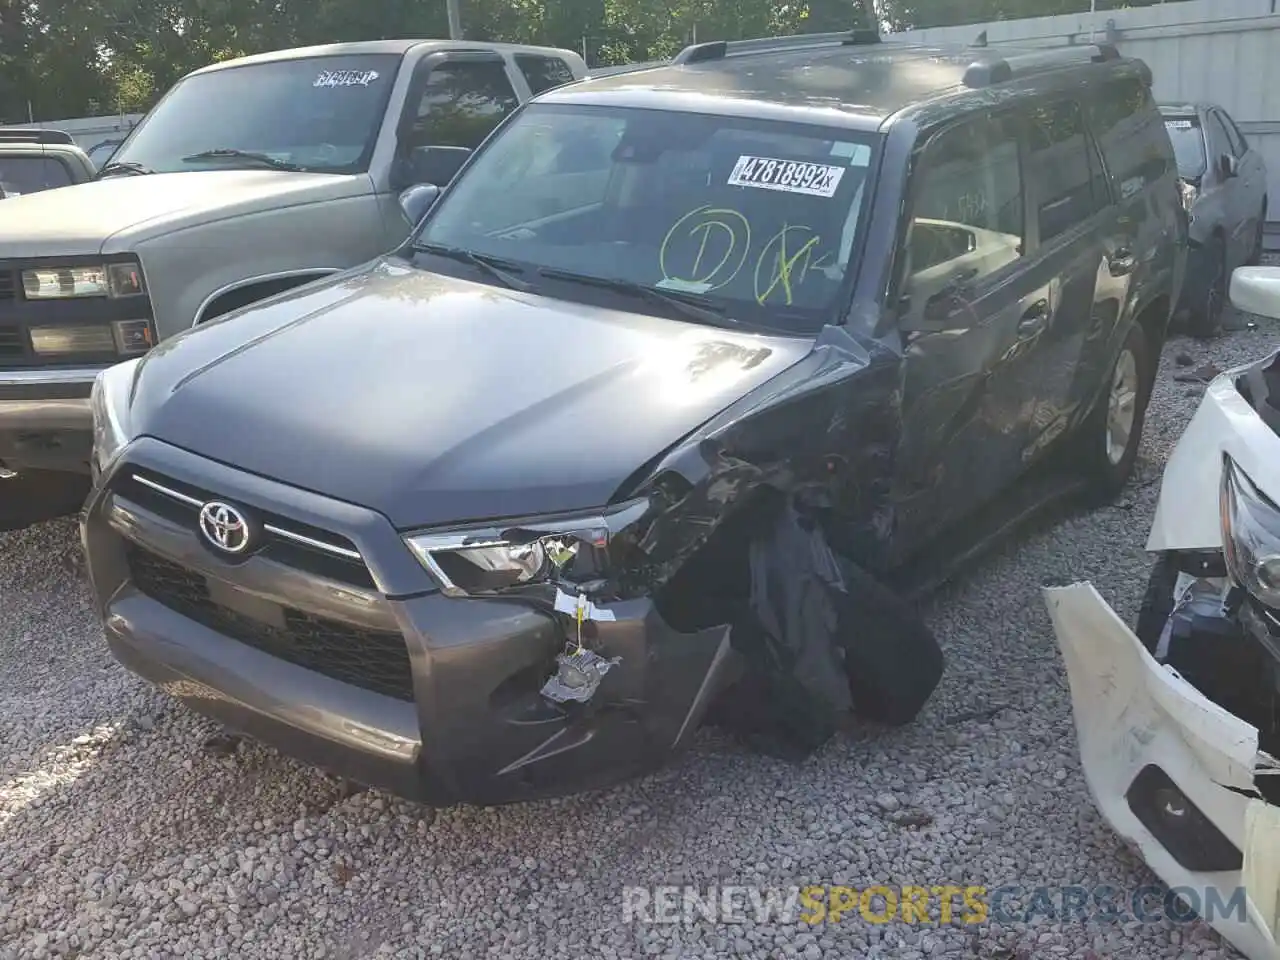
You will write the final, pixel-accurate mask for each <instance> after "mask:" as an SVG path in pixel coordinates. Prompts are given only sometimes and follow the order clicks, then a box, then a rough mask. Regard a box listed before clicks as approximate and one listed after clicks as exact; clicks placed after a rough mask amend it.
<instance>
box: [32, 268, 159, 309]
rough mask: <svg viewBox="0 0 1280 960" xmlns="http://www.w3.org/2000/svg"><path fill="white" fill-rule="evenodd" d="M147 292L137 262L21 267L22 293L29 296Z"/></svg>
mask: <svg viewBox="0 0 1280 960" xmlns="http://www.w3.org/2000/svg"><path fill="white" fill-rule="evenodd" d="M146 292H147V286H146V282H145V281H144V280H143V278H142V267H141V266H139V265H138V264H137V263H128V262H126V263H101V264H98V263H95V264H90V265H88V266H79V267H35V268H33V269H31V270H23V271H22V293H23V295H24V296H25V297H26V298H27V299H28V300H66V299H72V298H78V297H112V298H117V297H137V296H141V295H142V294H144V293H146Z"/></svg>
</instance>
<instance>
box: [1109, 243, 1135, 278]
mask: <svg viewBox="0 0 1280 960" xmlns="http://www.w3.org/2000/svg"><path fill="white" fill-rule="evenodd" d="M1107 267H1108V268H1109V269H1110V270H1111V275H1112V276H1113V277H1127V276H1128V275H1129V274H1131V273H1133V271H1134V270H1136V269H1137V267H1138V258H1137V257H1135V256H1134V255H1133V251H1131V250H1130V249H1129V248H1128V247H1121V248H1120V249H1119V250H1117V251H1116V252H1115V253H1113V254H1112V255H1111V256H1110V257H1108V258H1107Z"/></svg>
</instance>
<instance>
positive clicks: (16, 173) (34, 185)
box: [0, 154, 72, 197]
mask: <svg viewBox="0 0 1280 960" xmlns="http://www.w3.org/2000/svg"><path fill="white" fill-rule="evenodd" d="M71 183H72V179H71V171H70V169H68V167H67V165H66V164H65V163H63V162H62V161H61V160H58V159H55V158H54V157H41V156H31V155H27V156H11V157H6V156H4V155H2V154H0V191H3V192H4V195H5V196H6V197H20V196H22V195H23V194H24V193H39V192H40V191H42V190H52V189H54V188H55V187H66V186H70V185H71Z"/></svg>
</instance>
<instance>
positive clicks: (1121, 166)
mask: <svg viewBox="0 0 1280 960" xmlns="http://www.w3.org/2000/svg"><path fill="white" fill-rule="evenodd" d="M1085 110H1086V112H1087V114H1088V118H1089V125H1090V126H1091V127H1092V128H1093V132H1094V135H1095V136H1096V137H1097V139H1098V144H1099V146H1100V147H1101V148H1102V156H1103V158H1104V159H1105V160H1106V164H1107V173H1108V175H1109V176H1110V178H1111V182H1112V184H1113V186H1114V188H1115V193H1116V196H1117V197H1119V198H1120V199H1121V200H1126V199H1128V198H1130V197H1132V196H1135V195H1137V194H1139V193H1141V192H1142V191H1143V190H1145V189H1146V188H1147V187H1149V186H1152V185H1154V184H1156V183H1159V182H1160V181H1161V180H1162V179H1163V178H1164V177H1165V176H1166V175H1167V174H1169V173H1170V172H1171V171H1172V170H1174V169H1175V163H1174V156H1173V147H1172V145H1171V144H1170V142H1169V134H1168V133H1167V132H1166V130H1165V125H1164V118H1163V117H1162V116H1161V115H1160V111H1159V110H1158V109H1157V108H1156V104H1155V101H1154V100H1153V99H1152V97H1151V90H1150V89H1149V88H1148V87H1147V85H1146V84H1144V83H1143V82H1142V81H1141V80H1138V79H1136V78H1135V79H1128V80H1120V81H1116V82H1113V83H1108V84H1106V85H1104V86H1102V87H1101V88H1100V89H1098V90H1095V91H1094V92H1093V94H1092V95H1091V96H1090V97H1089V99H1088V100H1087V101H1086V105H1085Z"/></svg>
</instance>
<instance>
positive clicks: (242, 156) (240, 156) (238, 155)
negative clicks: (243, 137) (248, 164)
mask: <svg viewBox="0 0 1280 960" xmlns="http://www.w3.org/2000/svg"><path fill="white" fill-rule="evenodd" d="M200 160H252V161H253V162H254V163H260V164H262V165H263V166H264V167H270V168H271V169H273V170H294V171H296V170H301V169H302V168H301V167H300V166H298V165H297V164H295V163H289V162H288V161H286V160H277V159H276V158H275V157H269V156H267V155H266V154H265V153H254V152H253V151H252V150H235V149H232V148H231V147H219V148H218V149H216V150H202V151H201V152H200V153H193V154H192V155H191V156H189V157H183V158H182V162H183V163H197V162H199V161H200Z"/></svg>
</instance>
